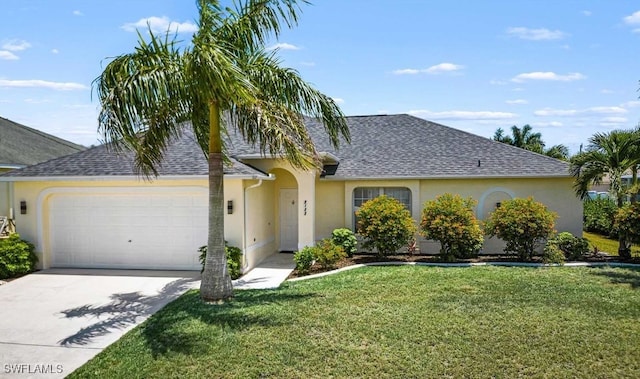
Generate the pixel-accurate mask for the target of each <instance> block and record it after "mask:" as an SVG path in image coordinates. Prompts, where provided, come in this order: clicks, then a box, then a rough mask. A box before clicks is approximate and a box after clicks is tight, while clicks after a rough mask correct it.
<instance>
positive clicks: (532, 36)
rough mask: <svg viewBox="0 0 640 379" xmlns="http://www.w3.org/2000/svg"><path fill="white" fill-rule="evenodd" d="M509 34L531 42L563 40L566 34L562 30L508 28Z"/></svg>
mask: <svg viewBox="0 0 640 379" xmlns="http://www.w3.org/2000/svg"><path fill="white" fill-rule="evenodd" d="M507 34H509V35H512V36H515V37H518V38H521V39H527V40H531V41H542V40H554V39H562V38H564V37H565V35H566V34H565V33H564V32H562V31H560V30H549V29H544V28H542V29H530V28H524V27H516V28H508V29H507Z"/></svg>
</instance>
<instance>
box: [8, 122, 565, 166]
mask: <svg viewBox="0 0 640 379" xmlns="http://www.w3.org/2000/svg"><path fill="white" fill-rule="evenodd" d="M347 123H348V125H349V128H350V130H351V140H352V142H351V144H350V145H348V144H346V143H342V144H341V145H340V149H339V150H338V151H336V150H335V149H333V148H332V147H331V144H330V143H329V139H328V138H327V137H326V135H325V133H324V129H323V126H322V124H321V123H319V122H318V121H315V120H311V119H309V120H307V126H308V128H309V131H310V133H311V135H312V138H313V140H314V142H315V143H316V146H317V148H318V151H321V152H328V153H332V154H334V155H336V156H337V157H338V158H339V159H340V165H339V167H338V170H337V172H336V174H335V176H333V178H336V179H337V178H345V179H356V178H358V179H366V178H372V179H373V178H465V177H551V176H569V165H568V163H566V162H563V161H560V160H557V159H553V158H549V157H547V156H544V155H540V154H536V153H533V152H530V151H526V150H523V149H520V148H517V147H513V146H509V145H506V144H503V143H500V142H496V141H492V140H490V139H487V138H484V137H480V136H477V135H474V134H471V133H467V132H464V131H461V130H457V129H454V128H450V127H447V126H444V125H440V124H436V123H433V122H430V121H426V120H423V119H421V118H417V117H413V116H409V115H403V114H399V115H377V116H353V117H347ZM227 147H228V150H229V153H230V155H231V156H232V157H233V158H235V159H233V160H232V162H233V166H231V167H227V168H226V169H225V174H242V175H252V176H253V175H264V173H262V172H260V171H258V170H256V169H254V168H252V167H250V166H248V165H246V164H243V163H241V162H239V161H243V162H245V163H248V164H250V163H251V160H248V159H244V160H243V156H248V155H255V154H258V153H259V151H258V150H257V149H256V148H255V147H252V146H249V145H248V144H247V143H245V142H244V141H243V140H242V138H241V136H240V135H239V134H238V133H231V134H230V141H229V142H228V144H227ZM132 162H133V154H132V153H130V152H129V153H122V154H120V155H115V154H114V153H113V152H111V151H109V150H108V149H107V148H106V147H105V146H98V147H94V148H91V149H89V150H86V151H83V152H79V153H76V154H73V155H70V156H66V157H62V158H58V159H55V160H52V161H49V162H45V163H42V164H38V165H35V166H30V167H26V168H24V169H20V170H15V171H12V172H11V173H8V174H5V175H3V176H12V177H42V176H132V175H134V170H133V164H132ZM478 162H480V164H478ZM207 170H208V166H207V162H206V160H205V159H204V156H203V154H202V151H201V150H200V147H199V146H198V144H197V143H196V141H195V138H194V136H193V132H192V131H191V130H190V129H189V128H185V132H184V133H183V135H182V137H181V138H179V139H178V140H177V141H176V142H175V143H173V144H172V145H171V147H170V148H169V149H168V150H167V152H166V156H165V160H164V163H163V164H162V167H160V169H159V173H160V175H161V176H163V175H181V176H182V175H206V174H207ZM330 178H331V177H327V179H330Z"/></svg>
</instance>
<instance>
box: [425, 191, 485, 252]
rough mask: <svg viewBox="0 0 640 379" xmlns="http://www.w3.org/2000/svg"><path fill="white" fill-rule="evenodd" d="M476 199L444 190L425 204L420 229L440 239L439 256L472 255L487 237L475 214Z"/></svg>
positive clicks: (427, 235)
mask: <svg viewBox="0 0 640 379" xmlns="http://www.w3.org/2000/svg"><path fill="white" fill-rule="evenodd" d="M475 204H476V203H475V201H473V200H472V199H471V198H468V199H463V198H462V197H461V196H460V195H451V194H449V193H445V194H444V195H442V196H438V197H437V198H436V199H435V200H430V201H427V202H426V203H424V208H423V209H422V221H421V222H420V228H421V230H422V231H421V232H422V235H423V236H424V237H425V238H427V239H432V240H436V241H439V242H440V245H441V246H442V247H441V249H440V256H441V257H442V259H444V260H447V261H451V260H454V259H455V258H471V257H473V256H476V255H477V254H478V251H480V249H481V248H482V243H483V242H484V238H483V235H482V230H480V225H479V224H478V220H477V219H476V216H475V215H474V213H473V207H474V206H475Z"/></svg>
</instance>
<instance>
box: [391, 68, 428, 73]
mask: <svg viewBox="0 0 640 379" xmlns="http://www.w3.org/2000/svg"><path fill="white" fill-rule="evenodd" d="M423 71H424V70H418V69H415V68H403V69H400V70H394V71H393V73H394V74H395V75H415V74H419V73H421V72H423Z"/></svg>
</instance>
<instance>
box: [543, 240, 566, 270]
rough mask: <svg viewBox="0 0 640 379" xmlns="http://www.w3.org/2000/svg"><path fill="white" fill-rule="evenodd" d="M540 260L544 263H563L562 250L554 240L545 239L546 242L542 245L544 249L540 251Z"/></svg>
mask: <svg viewBox="0 0 640 379" xmlns="http://www.w3.org/2000/svg"><path fill="white" fill-rule="evenodd" d="M542 262H543V263H546V264H559V265H564V262H565V255H564V252H563V251H562V250H560V248H559V247H558V244H557V243H556V242H555V241H553V240H549V241H547V244H546V245H545V246H544V251H543V253H542Z"/></svg>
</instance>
